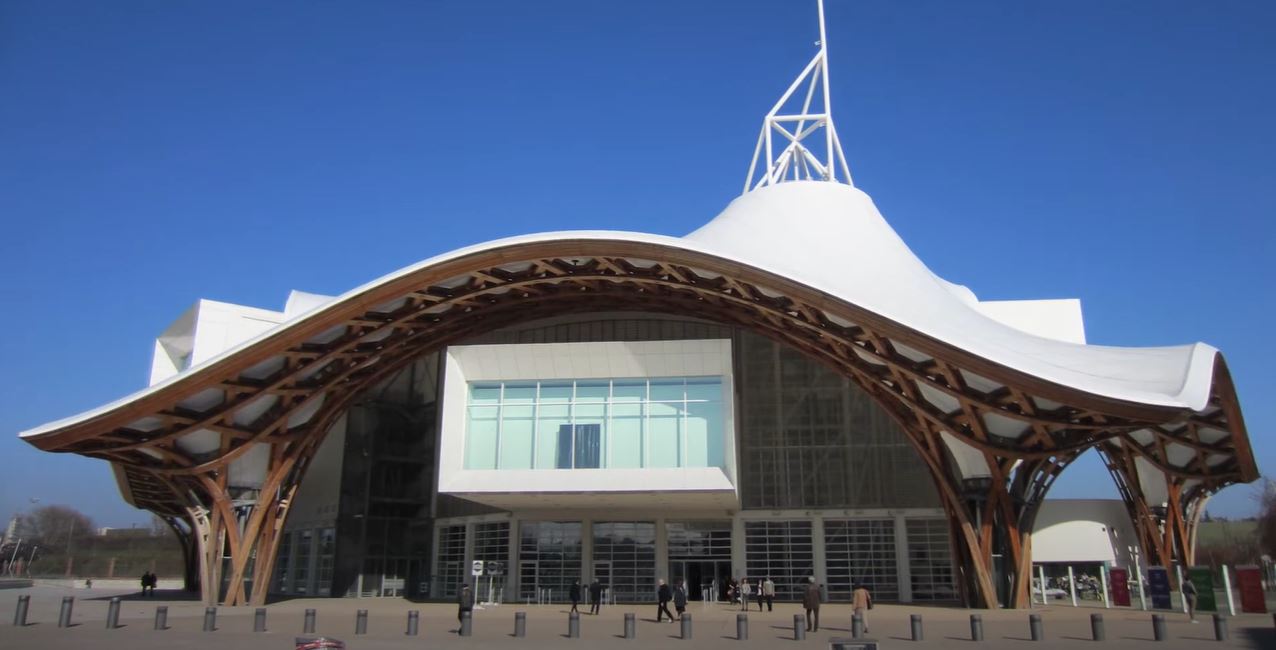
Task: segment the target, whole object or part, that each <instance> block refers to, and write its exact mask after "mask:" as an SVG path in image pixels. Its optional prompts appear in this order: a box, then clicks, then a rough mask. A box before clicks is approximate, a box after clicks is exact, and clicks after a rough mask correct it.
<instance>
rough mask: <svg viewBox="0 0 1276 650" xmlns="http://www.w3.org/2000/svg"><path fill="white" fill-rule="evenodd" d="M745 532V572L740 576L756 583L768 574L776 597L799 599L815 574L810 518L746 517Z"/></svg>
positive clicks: (780, 598)
mask: <svg viewBox="0 0 1276 650" xmlns="http://www.w3.org/2000/svg"><path fill="white" fill-rule="evenodd" d="M744 534H745V557H746V559H747V562H746V567H747V569H748V574H747V575H746V576H743V577H747V578H748V579H749V582H750V583H755V584H756V583H757V581H759V580H763V579H766V578H767V577H768V576H769V577H770V578H771V581H772V582H774V583H775V597H776V598H777V599H778V600H800V599H801V598H802V590H803V589H805V588H806V585H807V584H808V582H807V580H808V578H810V577H811V576H814V575H815V551H814V546H813V544H812V540H811V522H810V521H809V520H789V521H746V522H745V523H744ZM736 577H737V578H739V577H742V576H736Z"/></svg>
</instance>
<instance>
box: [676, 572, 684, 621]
mask: <svg viewBox="0 0 1276 650" xmlns="http://www.w3.org/2000/svg"><path fill="white" fill-rule="evenodd" d="M673 609H674V611H675V612H678V620H680V621H681V620H682V615H683V613H684V612H686V611H687V587H686V585H684V584H683V583H682V578H679V579H678V580H677V582H675V583H674V585H673Z"/></svg>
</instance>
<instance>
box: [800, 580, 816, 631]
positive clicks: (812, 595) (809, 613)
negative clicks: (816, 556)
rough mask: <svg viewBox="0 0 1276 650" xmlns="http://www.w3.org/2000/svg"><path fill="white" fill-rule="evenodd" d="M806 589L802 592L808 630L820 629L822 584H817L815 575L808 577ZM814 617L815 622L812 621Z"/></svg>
mask: <svg viewBox="0 0 1276 650" xmlns="http://www.w3.org/2000/svg"><path fill="white" fill-rule="evenodd" d="M808 580H809V582H808V583H807V585H806V590H805V591H804V592H802V608H803V609H805V610H806V631H807V632H819V631H820V586H819V585H817V584H815V576H811V577H810V578H808ZM812 617H814V622H812Z"/></svg>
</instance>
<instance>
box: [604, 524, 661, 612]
mask: <svg viewBox="0 0 1276 650" xmlns="http://www.w3.org/2000/svg"><path fill="white" fill-rule="evenodd" d="M593 529H594V567H593V568H594V577H596V578H597V579H598V580H599V582H601V583H602V584H603V586H604V587H606V588H608V589H610V590H611V594H612V595H613V596H614V597H615V600H616V602H618V603H644V602H651V601H653V600H655V597H656V524H655V523H654V522H615V521H607V522H594V526H593Z"/></svg>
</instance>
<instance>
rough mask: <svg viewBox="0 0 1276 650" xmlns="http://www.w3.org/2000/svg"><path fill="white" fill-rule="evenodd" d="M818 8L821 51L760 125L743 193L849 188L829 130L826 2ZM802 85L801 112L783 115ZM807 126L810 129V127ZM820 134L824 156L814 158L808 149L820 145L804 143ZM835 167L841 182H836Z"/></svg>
mask: <svg viewBox="0 0 1276 650" xmlns="http://www.w3.org/2000/svg"><path fill="white" fill-rule="evenodd" d="M816 7H817V9H818V13H819V23H820V24H819V27H820V40H819V47H820V49H819V51H818V52H816V53H815V56H814V57H813V58H812V59H811V62H810V63H808V64H807V65H806V67H805V68H804V69H803V70H802V73H801V74H799V75H798V77H797V79H795V80H794V81H793V83H792V84H791V85H790V86H789V89H788V90H786V91H785V92H784V95H783V96H781V97H780V100H779V101H778V102H776V103H775V106H774V107H773V108H772V109H771V112H769V113H767V116H766V118H765V119H764V120H763V122H762V132H761V133H760V134H759V135H758V144H757V147H756V148H755V149H754V152H753V163H752V164H750V165H749V174H748V177H747V178H746V179H745V181H744V191H745V192H749V191H752V190H756V189H758V188H759V187H764V186H766V185H773V184H775V183H781V182H785V181H816V180H818V181H829V182H833V183H837V182H845V183H846V184H848V185H850V184H852V183H851V172H850V169H849V168H848V167H847V165H846V156H845V155H844V154H843V153H842V143H841V141H840V140H839V139H838V137H837V130H836V129H835V128H834V127H833V113H832V107H831V105H830V94H829V79H828V32H827V30H826V28H825V24H824V0H816ZM803 85H805V86H806V92H805V96H806V99H805V101H803V102H802V103H801V105H800V107H799V106H794V107H792V108H791V109H790V110H787V111H785V110H783V109H784V108H785V105H786V104H788V103H789V100H790V99H791V98H793V96H794V93H795V92H797V90H798V89H799V88H801V87H802V86H803ZM817 85H818V86H819V88H818V90H819V97H820V101H822V102H823V104H824V105H823V107H822V108H816V107H813V106H812V100H813V99H814V98H815V96H816V90H817V88H816V87H817ZM795 104H796V101H795ZM808 122H810V123H811V124H810V125H809V126H808V124H807V123H808ZM819 129H824V138H823V140H824V151H823V152H822V153H823V154H824V155H823V156H818V155H817V153H816V152H814V151H812V148H814V149H816V150H818V149H819V145H818V144H816V145H814V146H813V147H809V146H808V144H807V143H809V142H812V141H813V142H819V140H818V139H816V138H809V139H808V136H810V135H811V134H812V133H814V132H815V131H818V130H819ZM777 137H778V138H779V140H778V142H777V141H776V138H777ZM773 143H775V144H778V145H780V146H782V148H781V149H780V151H779V153H778V154H777V153H776V152H775V149H774V147H773ZM763 155H765V156H766V165H765V167H763V166H761V165H759V164H758V161H759V159H760V158H762V156H763ZM839 167H840V168H841V169H840V174H841V178H838V175H839V169H838V168H839ZM759 171H760V174H759Z"/></svg>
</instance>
